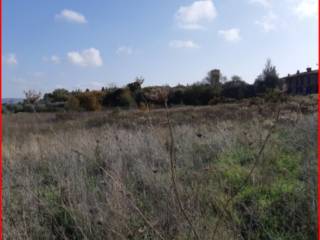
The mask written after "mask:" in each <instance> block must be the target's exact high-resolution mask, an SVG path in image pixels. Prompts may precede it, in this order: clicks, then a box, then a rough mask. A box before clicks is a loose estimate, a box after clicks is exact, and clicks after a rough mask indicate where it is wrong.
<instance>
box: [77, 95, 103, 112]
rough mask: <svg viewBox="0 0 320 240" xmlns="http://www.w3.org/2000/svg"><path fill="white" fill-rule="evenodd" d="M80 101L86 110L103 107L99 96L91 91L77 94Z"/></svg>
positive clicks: (96, 109) (95, 109)
mask: <svg viewBox="0 0 320 240" xmlns="http://www.w3.org/2000/svg"><path fill="white" fill-rule="evenodd" d="M77 98H78V100H79V102H80V107H81V108H83V109H84V110H86V111H98V110H100V109H101V105H100V103H99V100H98V99H97V96H96V95H95V94H94V93H91V92H85V93H81V94H78V95H77Z"/></svg>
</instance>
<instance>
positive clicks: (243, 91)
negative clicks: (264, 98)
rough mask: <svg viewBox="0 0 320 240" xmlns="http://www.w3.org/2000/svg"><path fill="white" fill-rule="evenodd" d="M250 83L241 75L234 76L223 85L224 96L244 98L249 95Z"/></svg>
mask: <svg viewBox="0 0 320 240" xmlns="http://www.w3.org/2000/svg"><path fill="white" fill-rule="evenodd" d="M248 87H249V84H247V83H246V82H244V81H243V80H242V79H241V77H239V76H233V77H232V78H231V81H229V82H226V83H224V84H223V86H222V96H223V97H226V98H234V99H242V98H245V97H247V95H248Z"/></svg>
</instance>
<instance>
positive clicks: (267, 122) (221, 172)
mask: <svg viewBox="0 0 320 240" xmlns="http://www.w3.org/2000/svg"><path fill="white" fill-rule="evenodd" d="M292 106H293V107H292ZM296 106H298V107H296ZM299 106H300V107H301V104H300V105H299V104H291V105H289V104H288V105H285V106H282V108H281V111H280V115H279V119H278V121H275V120H276V119H277V117H276V116H277V109H278V107H277V106H270V105H263V106H256V105H253V106H251V105H250V104H247V105H237V104H235V105H222V106H217V107H202V108H181V109H173V110H170V111H169V112H168V114H169V118H168V119H169V121H170V124H171V127H170V128H169V127H168V121H167V120H168V119H167V117H166V112H165V111H163V110H157V111H154V112H151V113H141V112H136V111H131V112H121V111H112V112H107V113H95V114H85V113H84V114H65V115H59V114H58V115H55V114H18V115H11V116H5V118H4V142H3V149H4V152H3V156H4V206H3V208H4V239H15V240H16V239H17V240H19V239H24V240H26V239H221V240H225V239H226V240H227V239H299V240H300V239H312V238H314V239H315V234H316V229H315V221H316V206H317V202H316V185H317V184H316V164H317V163H316V159H317V152H316V150H317V147H316V146H317V144H316V139H317V136H316V132H317V131H316V129H317V115H316V113H314V112H313V111H314V110H313V108H310V106H309V108H308V109H307V110H305V111H304V113H302V112H301V108H300V107H299ZM171 134H172V135H171ZM266 139H267V141H266ZM173 140H174V142H172V141H173ZM263 145H265V146H263ZM262 147H263V151H261V152H260V150H261V149H262ZM173 153H174V157H173V155H172V154H173ZM257 156H259V158H260V160H259V164H257V165H256V166H255V164H256V159H257ZM172 161H174V162H172ZM173 173H174V180H173V178H172V174H173ZM242 185H243V186H242ZM230 199H232V200H230ZM227 202H228V204H226V203H227Z"/></svg>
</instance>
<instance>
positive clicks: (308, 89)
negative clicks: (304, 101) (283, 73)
mask: <svg viewBox="0 0 320 240" xmlns="http://www.w3.org/2000/svg"><path fill="white" fill-rule="evenodd" d="M281 80H282V83H283V90H284V91H285V92H287V93H288V94H303V95H306V94H313V93H318V70H312V69H311V68H307V71H306V72H302V73H300V71H297V73H296V74H293V75H290V74H288V76H287V77H284V78H282V79H281Z"/></svg>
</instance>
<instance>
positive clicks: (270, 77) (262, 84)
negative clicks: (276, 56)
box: [254, 59, 280, 93]
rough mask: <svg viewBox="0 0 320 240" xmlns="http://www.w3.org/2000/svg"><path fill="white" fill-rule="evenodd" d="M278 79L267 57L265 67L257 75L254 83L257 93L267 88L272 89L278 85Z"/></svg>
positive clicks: (275, 70)
mask: <svg viewBox="0 0 320 240" xmlns="http://www.w3.org/2000/svg"><path fill="white" fill-rule="evenodd" d="M279 83H280V80H279V75H278V73H277V69H276V67H275V66H273V65H272V63H271V59H267V62H266V65H265V68H264V69H263V71H262V73H261V74H260V75H259V76H258V77H257V79H256V81H255V83H254V85H255V88H256V91H257V92H258V93H264V92H266V91H267V90H268V89H269V90H273V89H275V88H277V87H278V86H279Z"/></svg>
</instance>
